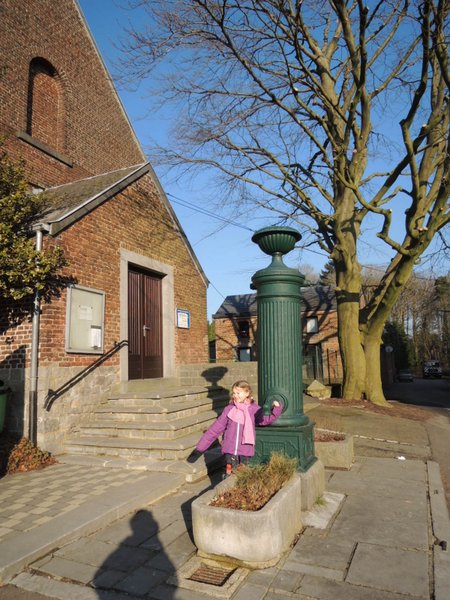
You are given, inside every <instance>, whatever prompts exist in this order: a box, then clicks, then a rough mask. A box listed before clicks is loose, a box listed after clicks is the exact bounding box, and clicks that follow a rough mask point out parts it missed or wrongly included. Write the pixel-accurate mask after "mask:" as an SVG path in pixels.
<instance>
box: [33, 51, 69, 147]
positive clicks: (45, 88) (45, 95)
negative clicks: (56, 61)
mask: <svg viewBox="0 0 450 600" xmlns="http://www.w3.org/2000/svg"><path fill="white" fill-rule="evenodd" d="M27 133H28V135H30V136H31V137H33V138H34V139H36V140H39V141H40V142H42V143H44V144H46V145H47V146H49V147H50V148H54V149H55V150H58V151H63V150H64V144H63V133H64V132H63V97H62V87H61V81H60V78H59V76H58V73H57V71H56V69H55V68H54V67H53V66H52V65H51V64H50V63H49V62H48V61H46V60H45V59H43V58H33V60H32V61H31V62H30V70H29V80H28V104H27Z"/></svg>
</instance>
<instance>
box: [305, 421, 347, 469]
mask: <svg viewBox="0 0 450 600" xmlns="http://www.w3.org/2000/svg"><path fill="white" fill-rule="evenodd" d="M315 432H316V435H317V436H318V437H319V438H320V435H321V434H322V435H323V434H325V437H326V435H328V434H338V435H342V436H343V439H342V440H333V439H330V440H327V441H320V439H319V440H318V439H316V440H315V441H314V450H315V454H316V456H317V458H318V459H319V460H320V461H321V462H322V463H323V465H324V466H325V467H327V468H329V469H344V470H347V471H348V470H349V469H350V468H351V466H352V464H353V461H354V449H353V436H352V435H350V434H348V433H339V432H335V431H332V432H330V431H329V430H327V429H318V428H316V430H315Z"/></svg>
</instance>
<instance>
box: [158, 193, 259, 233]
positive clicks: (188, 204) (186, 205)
mask: <svg viewBox="0 0 450 600" xmlns="http://www.w3.org/2000/svg"><path fill="white" fill-rule="evenodd" d="M166 193H167V195H168V196H170V197H171V198H172V202H175V204H179V205H180V206H184V208H189V209H191V210H193V211H195V212H198V213H200V214H202V215H205V216H207V217H211V218H213V219H217V220H218V221H221V222H222V223H227V225H234V227H240V228H241V229H245V230H247V231H251V232H252V233H254V232H255V230H254V229H251V228H250V227H247V226H246V225H241V224H240V223H235V222H234V221H232V220H231V219H225V217H221V216H220V215H217V214H216V213H213V212H211V211H209V210H206V208H202V207H200V206H196V205H195V204H192V203H191V202H188V201H187V200H183V199H182V198H178V197H177V196H174V194H171V193H170V192H166Z"/></svg>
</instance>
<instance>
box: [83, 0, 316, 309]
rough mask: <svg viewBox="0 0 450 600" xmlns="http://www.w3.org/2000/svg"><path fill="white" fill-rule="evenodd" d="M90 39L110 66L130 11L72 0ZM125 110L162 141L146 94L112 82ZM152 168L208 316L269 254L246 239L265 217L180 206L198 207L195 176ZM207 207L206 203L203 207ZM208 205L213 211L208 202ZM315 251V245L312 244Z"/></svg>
mask: <svg viewBox="0 0 450 600" xmlns="http://www.w3.org/2000/svg"><path fill="white" fill-rule="evenodd" d="M78 2H79V5H80V7H81V9H82V11H83V13H84V16H85V18H86V21H87V23H88V25H89V28H90V30H91V32H92V34H93V36H94V38H95V42H96V44H97V46H98V48H99V50H100V52H101V54H102V57H103V60H104V61H105V63H106V65H107V67H108V68H109V69H110V71H112V70H113V69H112V63H113V61H114V59H115V58H116V57H117V49H116V42H117V39H118V38H119V37H120V36H122V35H123V27H124V26H125V25H126V23H127V22H128V19H129V18H130V13H128V12H127V11H125V10H123V9H122V8H120V6H118V3H116V1H115V0H78ZM118 92H119V95H120V98H121V100H122V103H123V105H124V107H125V110H126V112H127V114H128V117H129V118H130V121H131V123H132V125H133V128H134V130H135V131H136V134H137V136H138V138H139V141H140V142H141V144H142V145H143V146H144V148H145V146H146V145H147V144H150V143H151V142H152V140H157V141H158V142H164V141H165V139H166V131H167V129H168V126H169V123H168V119H167V118H164V116H163V117H162V116H161V114H155V113H151V112H150V114H148V112H149V111H148V108H149V100H148V98H146V94H145V89H144V87H143V86H141V87H140V88H139V89H137V90H135V91H129V90H124V89H120V88H118ZM155 171H156V173H157V175H158V177H159V179H160V181H161V184H162V186H163V188H164V190H165V192H166V193H167V195H168V197H169V199H170V201H171V203H172V206H173V208H174V210H175V212H176V214H177V217H178V219H179V220H180V223H181V225H182V227H183V229H184V230H185V232H186V235H187V237H188V239H189V241H190V243H191V245H192V247H193V249H194V251H195V253H196V255H197V258H198V259H199V261H200V264H201V265H202V267H203V270H204V271H205V274H206V276H207V278H208V279H209V281H210V286H209V290H208V319H210V318H211V315H212V314H213V313H214V312H215V311H216V310H217V309H218V308H219V306H220V304H221V303H222V301H223V298H224V297H225V296H228V295H231V294H246V293H249V292H251V289H250V281H251V277H252V275H253V273H255V271H257V270H258V269H261V268H263V267H264V266H266V265H267V264H268V263H269V261H270V259H269V257H267V256H265V255H264V254H262V252H261V251H260V250H259V248H258V247H257V246H256V245H255V244H253V243H252V242H251V236H252V231H249V229H250V230H253V231H254V230H256V229H259V228H260V227H265V226H266V225H270V224H271V221H270V220H268V219H265V220H261V219H255V218H253V219H251V220H249V221H242V222H239V223H238V224H240V225H241V227H236V226H233V225H226V224H224V223H223V222H221V221H219V220H216V219H214V218H213V217H209V216H206V215H203V214H200V213H198V212H196V211H194V210H191V209H189V208H186V207H183V206H182V205H181V204H180V203H179V201H178V200H177V199H181V200H184V201H187V202H189V203H190V204H193V205H195V206H201V207H204V204H203V199H202V185H204V183H203V184H202V182H201V181H196V182H195V188H194V187H193V186H194V184H193V183H192V187H191V188H189V187H188V186H189V185H190V182H189V181H187V182H185V186H184V187H183V188H180V187H179V186H178V185H177V184H176V183H175V182H174V181H171V179H170V177H168V176H166V175H165V174H164V173H162V172H160V171H159V170H158V168H157V167H155ZM205 208H207V207H205ZM210 210H211V211H214V209H213V208H212V207H210ZM316 252H317V250H316ZM316 252H310V251H304V252H303V256H302V255H301V251H297V250H294V251H293V252H292V253H291V254H290V255H289V256H288V257H286V260H285V262H286V263H287V264H289V266H293V267H294V266H295V267H297V266H299V265H300V264H301V263H308V264H309V265H311V266H313V267H314V268H315V270H316V271H317V272H320V270H321V269H322V267H323V265H324V264H325V262H326V256H324V255H319V254H316Z"/></svg>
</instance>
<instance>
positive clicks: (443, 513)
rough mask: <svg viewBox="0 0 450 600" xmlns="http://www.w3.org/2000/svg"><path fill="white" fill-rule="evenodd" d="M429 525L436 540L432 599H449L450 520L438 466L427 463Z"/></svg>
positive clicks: (431, 462) (430, 462) (433, 463)
mask: <svg viewBox="0 0 450 600" xmlns="http://www.w3.org/2000/svg"><path fill="white" fill-rule="evenodd" d="M427 470H428V485H429V492H430V508H431V525H432V528H433V535H434V537H435V538H436V541H435V546H434V550H433V571H434V598H435V600H447V599H448V598H450V519H449V515H448V510H447V503H446V500H445V491H444V486H443V484H442V479H441V473H440V470H439V465H438V463H436V462H433V461H428V462H427Z"/></svg>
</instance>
